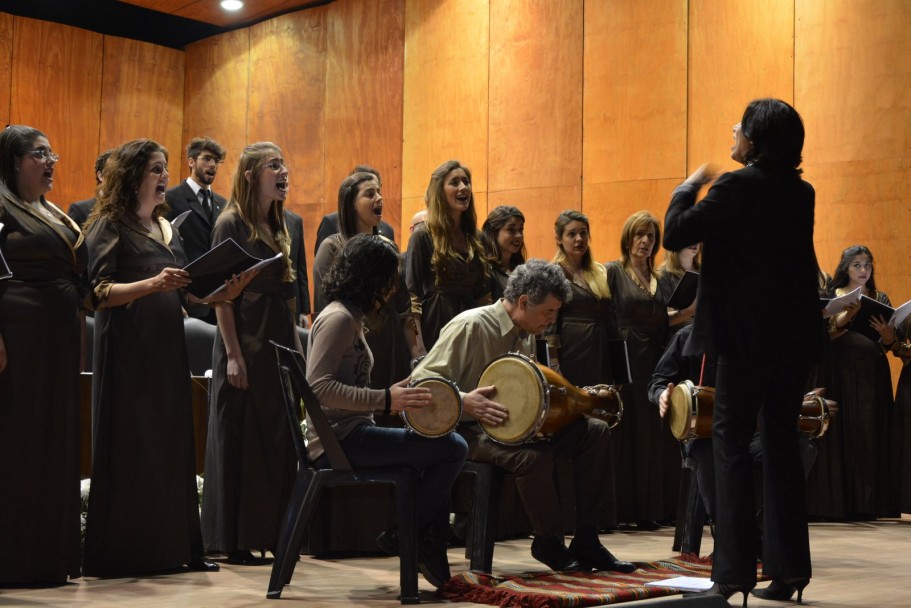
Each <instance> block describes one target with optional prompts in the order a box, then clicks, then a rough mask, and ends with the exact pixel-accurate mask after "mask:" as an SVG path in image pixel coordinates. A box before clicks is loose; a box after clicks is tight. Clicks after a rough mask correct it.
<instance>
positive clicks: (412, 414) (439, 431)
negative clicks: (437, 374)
mask: <svg viewBox="0 0 911 608" xmlns="http://www.w3.org/2000/svg"><path fill="white" fill-rule="evenodd" d="M411 386H420V387H421V388H429V389H430V395H431V399H430V405H429V406H427V407H423V408H421V409H419V410H409V411H406V412H402V418H403V419H404V420H405V423H406V424H408V426H409V427H410V428H411V429H412V430H413V431H414V432H416V433H417V434H419V435H423V436H424V437H440V436H442V435H445V434H446V433H448V432H449V431H451V430H452V429H454V428H455V427H456V425H457V424H458V423H459V418H461V417H462V397H461V395H459V390H458V388H456V386H455V385H454V384H453V383H452V382H450V381H449V380H446V379H444V378H422V379H420V380H418V381H416V382H413V383H412V384H411Z"/></svg>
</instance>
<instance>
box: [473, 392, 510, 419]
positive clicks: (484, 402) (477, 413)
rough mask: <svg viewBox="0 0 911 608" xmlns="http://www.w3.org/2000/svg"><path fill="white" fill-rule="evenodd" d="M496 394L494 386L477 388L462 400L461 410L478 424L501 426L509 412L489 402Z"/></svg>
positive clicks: (495, 403)
mask: <svg viewBox="0 0 911 608" xmlns="http://www.w3.org/2000/svg"><path fill="white" fill-rule="evenodd" d="M496 393H497V387H495V386H479V387H478V388H476V389H474V390H473V391H471V392H470V393H468V394H466V395H465V396H464V397H463V398H462V408H463V409H464V410H465V413H467V414H469V415H470V416H472V417H473V418H474V419H475V420H477V421H478V422H483V423H485V424H490V425H493V426H496V425H498V424H502V423H503V422H505V421H506V419H507V418H508V417H509V410H507V409H506V408H505V407H503V406H502V405H500V404H499V403H497V402H496V401H491V400H490V398H491V397H493V396H494V395H495V394H496Z"/></svg>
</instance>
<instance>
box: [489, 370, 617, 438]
mask: <svg viewBox="0 0 911 608" xmlns="http://www.w3.org/2000/svg"><path fill="white" fill-rule="evenodd" d="M478 386H495V387H496V389H497V392H496V394H495V395H494V396H493V397H492V399H493V400H494V401H496V402H497V403H499V404H501V405H503V406H504V407H505V408H506V409H507V410H508V411H509V417H508V418H507V419H506V421H505V422H503V423H502V424H498V425H490V424H486V423H484V422H480V421H479V422H480V424H481V428H483V429H484V432H485V433H487V435H488V437H490V438H491V439H493V440H494V441H496V442H497V443H502V444H505V445H519V444H521V443H525V442H528V441H534V440H535V439H537V438H538V437H540V436H541V435H550V434H552V433H555V432H557V431H558V430H560V429H562V428H563V427H564V426H566V425H567V424H569V423H571V422H573V421H575V420H578V419H579V418H582V417H583V416H592V417H597V418H601V419H603V420H605V421H606V422H608V424H610V425H611V426H612V427H613V426H616V424H617V423H619V421H620V419H621V418H622V416H623V402H622V400H621V399H620V394H619V392H618V391H617V390H616V389H615V388H614V387H611V386H607V387H600V388H601V389H602V390H606V394H604V395H599V394H598V392H597V391H596V390H595V389H587V390H583V389H578V388H576V387H574V386H572V385H571V384H570V383H569V382H567V381H566V379H565V378H563V376H561V375H560V374H558V373H557V372H555V371H554V370H552V369H550V368H549V367H546V366H544V365H541V364H539V363H535V362H534V361H532V360H531V359H529V358H528V357H526V356H524V355H521V354H519V353H509V354H506V355H503V356H501V357H498V358H496V359H494V360H493V361H491V362H490V363H489V364H488V365H487V367H486V368H485V369H484V371H483V372H482V373H481V378H480V379H479V380H478Z"/></svg>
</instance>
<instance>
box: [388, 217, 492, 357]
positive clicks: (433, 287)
mask: <svg viewBox="0 0 911 608" xmlns="http://www.w3.org/2000/svg"><path fill="white" fill-rule="evenodd" d="M408 252H409V255H408V258H407V259H408V265H407V267H406V269H405V280H406V282H407V284H408V291H409V293H410V294H411V297H412V299H415V298H416V299H417V300H419V301H420V303H421V335H422V338H423V340H424V346H425V347H426V348H427V350H428V351H430V349H431V348H432V347H433V345H434V343H436V341H437V338H438V337H439V336H440V330H441V329H443V326H445V325H446V324H447V323H449V321H451V320H452V319H453V317H455V316H456V315H457V314H459V313H460V312H464V311H466V310H468V309H470V308H475V307H477V306H481V305H483V304H486V303H488V302H489V301H490V283H489V279H488V277H487V276H486V273H485V268H484V266H485V262H484V261H483V260H482V259H481V256H483V254H481V253H480V252H479V253H478V255H475V256H474V257H473V258H472V259H471V261H468V260H467V259H465V258H464V257H462V256H459V257H458V259H457V260H456V261H455V262H454V263H453V264H452V266H451V267H450V268H448V269H447V271H446V273H445V275H444V276H442V277H437V276H436V273H435V272H434V271H433V268H432V266H431V264H430V260H431V258H432V257H433V239H431V237H430V232H429V231H428V230H427V229H426V228H425V227H423V226H422V227H420V228H418V229H417V230H415V231H414V234H412V235H411V240H409V241H408ZM438 278H439V283H438V282H437V279H438Z"/></svg>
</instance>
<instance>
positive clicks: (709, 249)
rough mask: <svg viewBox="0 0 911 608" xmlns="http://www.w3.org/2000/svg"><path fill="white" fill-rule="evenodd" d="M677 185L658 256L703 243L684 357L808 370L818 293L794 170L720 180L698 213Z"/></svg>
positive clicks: (819, 335) (818, 331)
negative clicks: (769, 362)
mask: <svg viewBox="0 0 911 608" xmlns="http://www.w3.org/2000/svg"><path fill="white" fill-rule="evenodd" d="M698 190H699V189H698V187H696V186H694V185H691V184H687V183H684V184H682V185H681V186H679V187H678V188H677V189H676V190H675V191H674V194H673V197H672V199H671V203H670V207H669V208H668V211H667V215H666V216H665V219H664V247H665V248H666V249H668V250H669V251H679V250H681V249H683V248H685V247H687V246H689V245H692V244H694V243H703V250H702V267H701V270H700V275H699V288H698V294H697V306H696V318H695V321H694V325H693V335H692V338H691V339H690V340H689V342H688V343H687V347H686V354H687V355H699V354H701V353H703V352H708V353H711V354H716V355H726V356H732V357H736V358H739V359H752V360H764V359H767V358H774V360H775V361H778V362H780V363H785V364H806V365H813V364H814V363H816V362H818V361H820V360H821V357H822V352H823V345H824V341H825V339H826V336H825V333H824V329H823V327H824V326H823V323H822V322H821V312H820V305H819V296H818V292H817V273H818V266H817V263H816V252H815V250H814V248H813V221H814V207H815V202H816V193H815V191H814V190H813V187H812V186H811V185H810V184H809V183H807V182H805V181H803V180H802V179H801V178H800V175H799V174H798V173H797V172H796V171H792V170H788V171H773V170H769V169H764V168H761V167H758V166H755V165H752V166H747V167H744V168H743V169H740V170H738V171H733V172H731V173H725V174H724V175H722V176H721V177H719V178H718V180H717V181H716V182H715V184H714V185H713V186H712V187H711V189H710V190H709V192H708V194H707V195H706V197H705V198H704V199H703V200H702V201H700V202H699V203H698V204H696V195H697V194H698Z"/></svg>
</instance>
